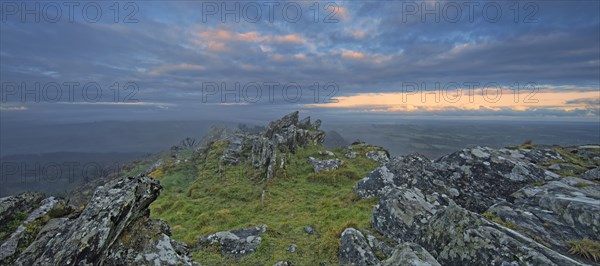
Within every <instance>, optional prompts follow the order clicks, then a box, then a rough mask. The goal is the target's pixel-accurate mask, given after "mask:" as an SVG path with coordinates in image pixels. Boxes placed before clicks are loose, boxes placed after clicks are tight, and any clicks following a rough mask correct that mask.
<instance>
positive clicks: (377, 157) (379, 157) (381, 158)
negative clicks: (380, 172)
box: [365, 151, 390, 163]
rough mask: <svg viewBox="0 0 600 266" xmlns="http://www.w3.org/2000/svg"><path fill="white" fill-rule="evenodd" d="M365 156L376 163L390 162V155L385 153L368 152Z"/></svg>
mask: <svg viewBox="0 0 600 266" xmlns="http://www.w3.org/2000/svg"><path fill="white" fill-rule="evenodd" d="M365 156H367V158H369V159H371V160H373V161H376V162H378V163H387V162H389V161H390V154H389V153H388V152H387V151H369V152H367V154H365Z"/></svg>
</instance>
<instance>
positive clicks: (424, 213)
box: [355, 147, 600, 265]
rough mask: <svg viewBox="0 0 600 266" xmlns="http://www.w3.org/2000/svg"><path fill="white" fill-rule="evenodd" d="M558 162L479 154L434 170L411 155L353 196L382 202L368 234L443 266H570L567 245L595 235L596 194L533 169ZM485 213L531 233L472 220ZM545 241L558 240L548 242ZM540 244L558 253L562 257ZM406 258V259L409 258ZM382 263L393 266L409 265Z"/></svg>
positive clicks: (590, 185)
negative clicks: (423, 251)
mask: <svg viewBox="0 0 600 266" xmlns="http://www.w3.org/2000/svg"><path fill="white" fill-rule="evenodd" d="M558 156H560V155H558V154H557V153H553V152H551V151H544V152H534V151H532V150H527V151H522V150H507V149H500V150H495V149H491V148H482V147H476V148H472V149H464V150H462V151H459V152H456V153H453V154H450V155H448V156H444V157H441V158H440V159H438V160H436V161H433V162H432V161H430V160H429V159H427V158H426V157H424V156H422V155H418V154H410V155H407V156H403V157H397V158H393V159H391V160H390V161H389V162H388V163H385V164H384V165H382V166H380V167H378V168H377V169H375V170H374V171H373V172H371V173H369V174H368V175H367V176H366V177H365V178H363V179H362V180H361V181H359V182H358V183H357V185H356V186H355V190H356V192H357V194H358V195H359V196H361V197H377V198H379V204H378V205H377V206H376V207H375V210H374V212H373V217H372V220H371V225H372V226H373V228H375V229H376V230H377V231H378V232H379V233H381V234H382V235H383V236H384V237H385V238H387V239H389V240H392V241H396V242H398V243H406V242H411V243H415V244H418V245H420V246H421V247H423V248H425V249H426V251H428V252H429V253H430V254H431V255H432V256H433V258H435V260H437V261H438V262H439V263H440V264H443V265H446V264H448V265H463V264H480V265H482V264H483V265H486V264H502V263H507V264H511V263H512V264H514V263H516V264H545V265H575V264H578V262H576V261H575V260H573V259H571V258H570V257H569V256H570V255H569V254H568V253H567V250H568V248H567V246H566V245H565V240H568V239H583V238H589V239H597V235H600V234H599V233H598V230H599V229H598V221H600V217H598V214H597V213H600V210H599V209H598V208H599V205H600V202H599V201H598V197H599V195H598V194H599V193H598V191H600V190H599V189H598V185H597V184H596V183H594V182H591V181H586V180H584V179H578V178H574V177H573V178H571V177H569V178H563V179H560V177H559V176H558V175H556V174H553V173H551V172H549V171H546V170H544V169H542V168H540V167H538V166H537V165H536V164H534V163H533V162H532V158H534V159H535V160H539V161H544V162H545V161H549V160H552V159H547V158H559V157H558ZM559 179H560V180H559ZM539 183H546V184H545V185H543V186H539ZM528 184H536V186H528ZM491 206H493V207H491ZM489 207H491V208H489ZM488 208H489V210H488ZM486 210H487V211H488V212H490V213H492V215H496V216H497V217H499V219H502V220H503V221H506V222H507V224H510V223H513V224H516V226H517V227H519V226H522V227H520V228H521V229H522V230H523V231H524V232H530V233H529V234H523V233H520V232H518V231H515V230H513V229H511V228H512V225H511V228H507V227H506V226H507V224H498V223H496V222H492V221H489V220H487V219H485V218H483V217H482V216H481V215H479V214H477V213H483V212H485V211H486ZM475 212H476V213H475ZM494 221H495V220H494ZM498 222H500V221H498ZM554 224H556V226H554ZM545 226H546V227H549V228H548V229H544V227H545ZM575 228H576V229H575ZM516 229H518V228H516ZM532 238H535V239H536V240H533V239H532ZM550 238H555V239H554V240H553V241H546V239H548V240H549V239H550ZM557 241H558V242H557ZM542 243H543V244H544V245H548V246H551V247H558V249H557V250H559V251H560V252H563V254H561V253H559V252H557V251H556V250H552V249H549V248H547V247H545V246H544V245H542ZM371 249H372V247H371ZM413 251H415V250H413ZM395 252H396V253H397V254H399V253H400V252H401V251H399V250H396V251H395ZM404 252H407V253H405V254H404V255H403V258H414V257H413V256H412V255H411V254H412V253H410V252H409V251H408V250H405V251H404ZM414 253H417V252H414ZM385 255H386V256H387V257H388V260H389V262H390V264H396V265H404V264H410V262H408V261H403V262H402V263H398V262H397V261H394V259H392V257H393V256H394V255H387V254H385ZM397 256H398V255H397ZM420 258H421V259H423V258H424V257H420ZM392 261H393V262H392ZM381 263H382V264H385V263H386V260H382V261H381Z"/></svg>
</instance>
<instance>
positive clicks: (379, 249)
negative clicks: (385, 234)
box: [362, 230, 395, 257]
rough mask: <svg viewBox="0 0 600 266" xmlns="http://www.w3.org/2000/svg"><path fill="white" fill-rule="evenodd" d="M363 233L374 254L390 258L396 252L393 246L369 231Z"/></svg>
mask: <svg viewBox="0 0 600 266" xmlns="http://www.w3.org/2000/svg"><path fill="white" fill-rule="evenodd" d="M362 233H363V235H364V236H365V237H366V239H367V242H368V243H369V247H370V248H371V250H372V251H373V253H375V254H381V255H383V256H385V257H389V256H391V255H392V253H393V252H394V249H393V248H392V246H391V245H392V244H390V243H387V242H385V241H382V240H381V239H379V238H377V237H375V236H374V235H372V234H371V233H370V232H369V231H366V230H364V231H362ZM394 243H395V242H394Z"/></svg>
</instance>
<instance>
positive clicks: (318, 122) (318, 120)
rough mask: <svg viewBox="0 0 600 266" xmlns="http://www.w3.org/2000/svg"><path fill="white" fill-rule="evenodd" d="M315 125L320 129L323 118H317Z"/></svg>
mask: <svg viewBox="0 0 600 266" xmlns="http://www.w3.org/2000/svg"><path fill="white" fill-rule="evenodd" d="M313 127H314V128H315V129H316V130H319V128H320V127H321V119H317V120H315V123H314V124H313Z"/></svg>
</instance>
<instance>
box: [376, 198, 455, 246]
mask: <svg viewBox="0 0 600 266" xmlns="http://www.w3.org/2000/svg"><path fill="white" fill-rule="evenodd" d="M436 194H437V193H436ZM436 194H434V195H427V196H426V195H424V194H423V193H422V192H421V190H419V189H418V188H411V189H405V188H397V189H392V190H390V192H388V193H386V194H385V195H383V196H381V198H380V200H379V205H377V206H376V207H375V210H374V211H373V218H372V220H371V225H372V226H373V228H375V229H377V231H379V232H380V233H382V234H383V235H384V236H386V237H388V238H390V239H394V240H397V241H399V242H406V241H414V240H415V239H417V238H418V237H420V234H421V230H422V228H423V227H425V226H427V224H428V222H429V220H430V218H431V216H433V215H434V214H436V213H437V212H439V211H440V210H442V209H443V208H444V205H447V202H448V201H447V199H444V198H443V197H441V196H438V195H436Z"/></svg>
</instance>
